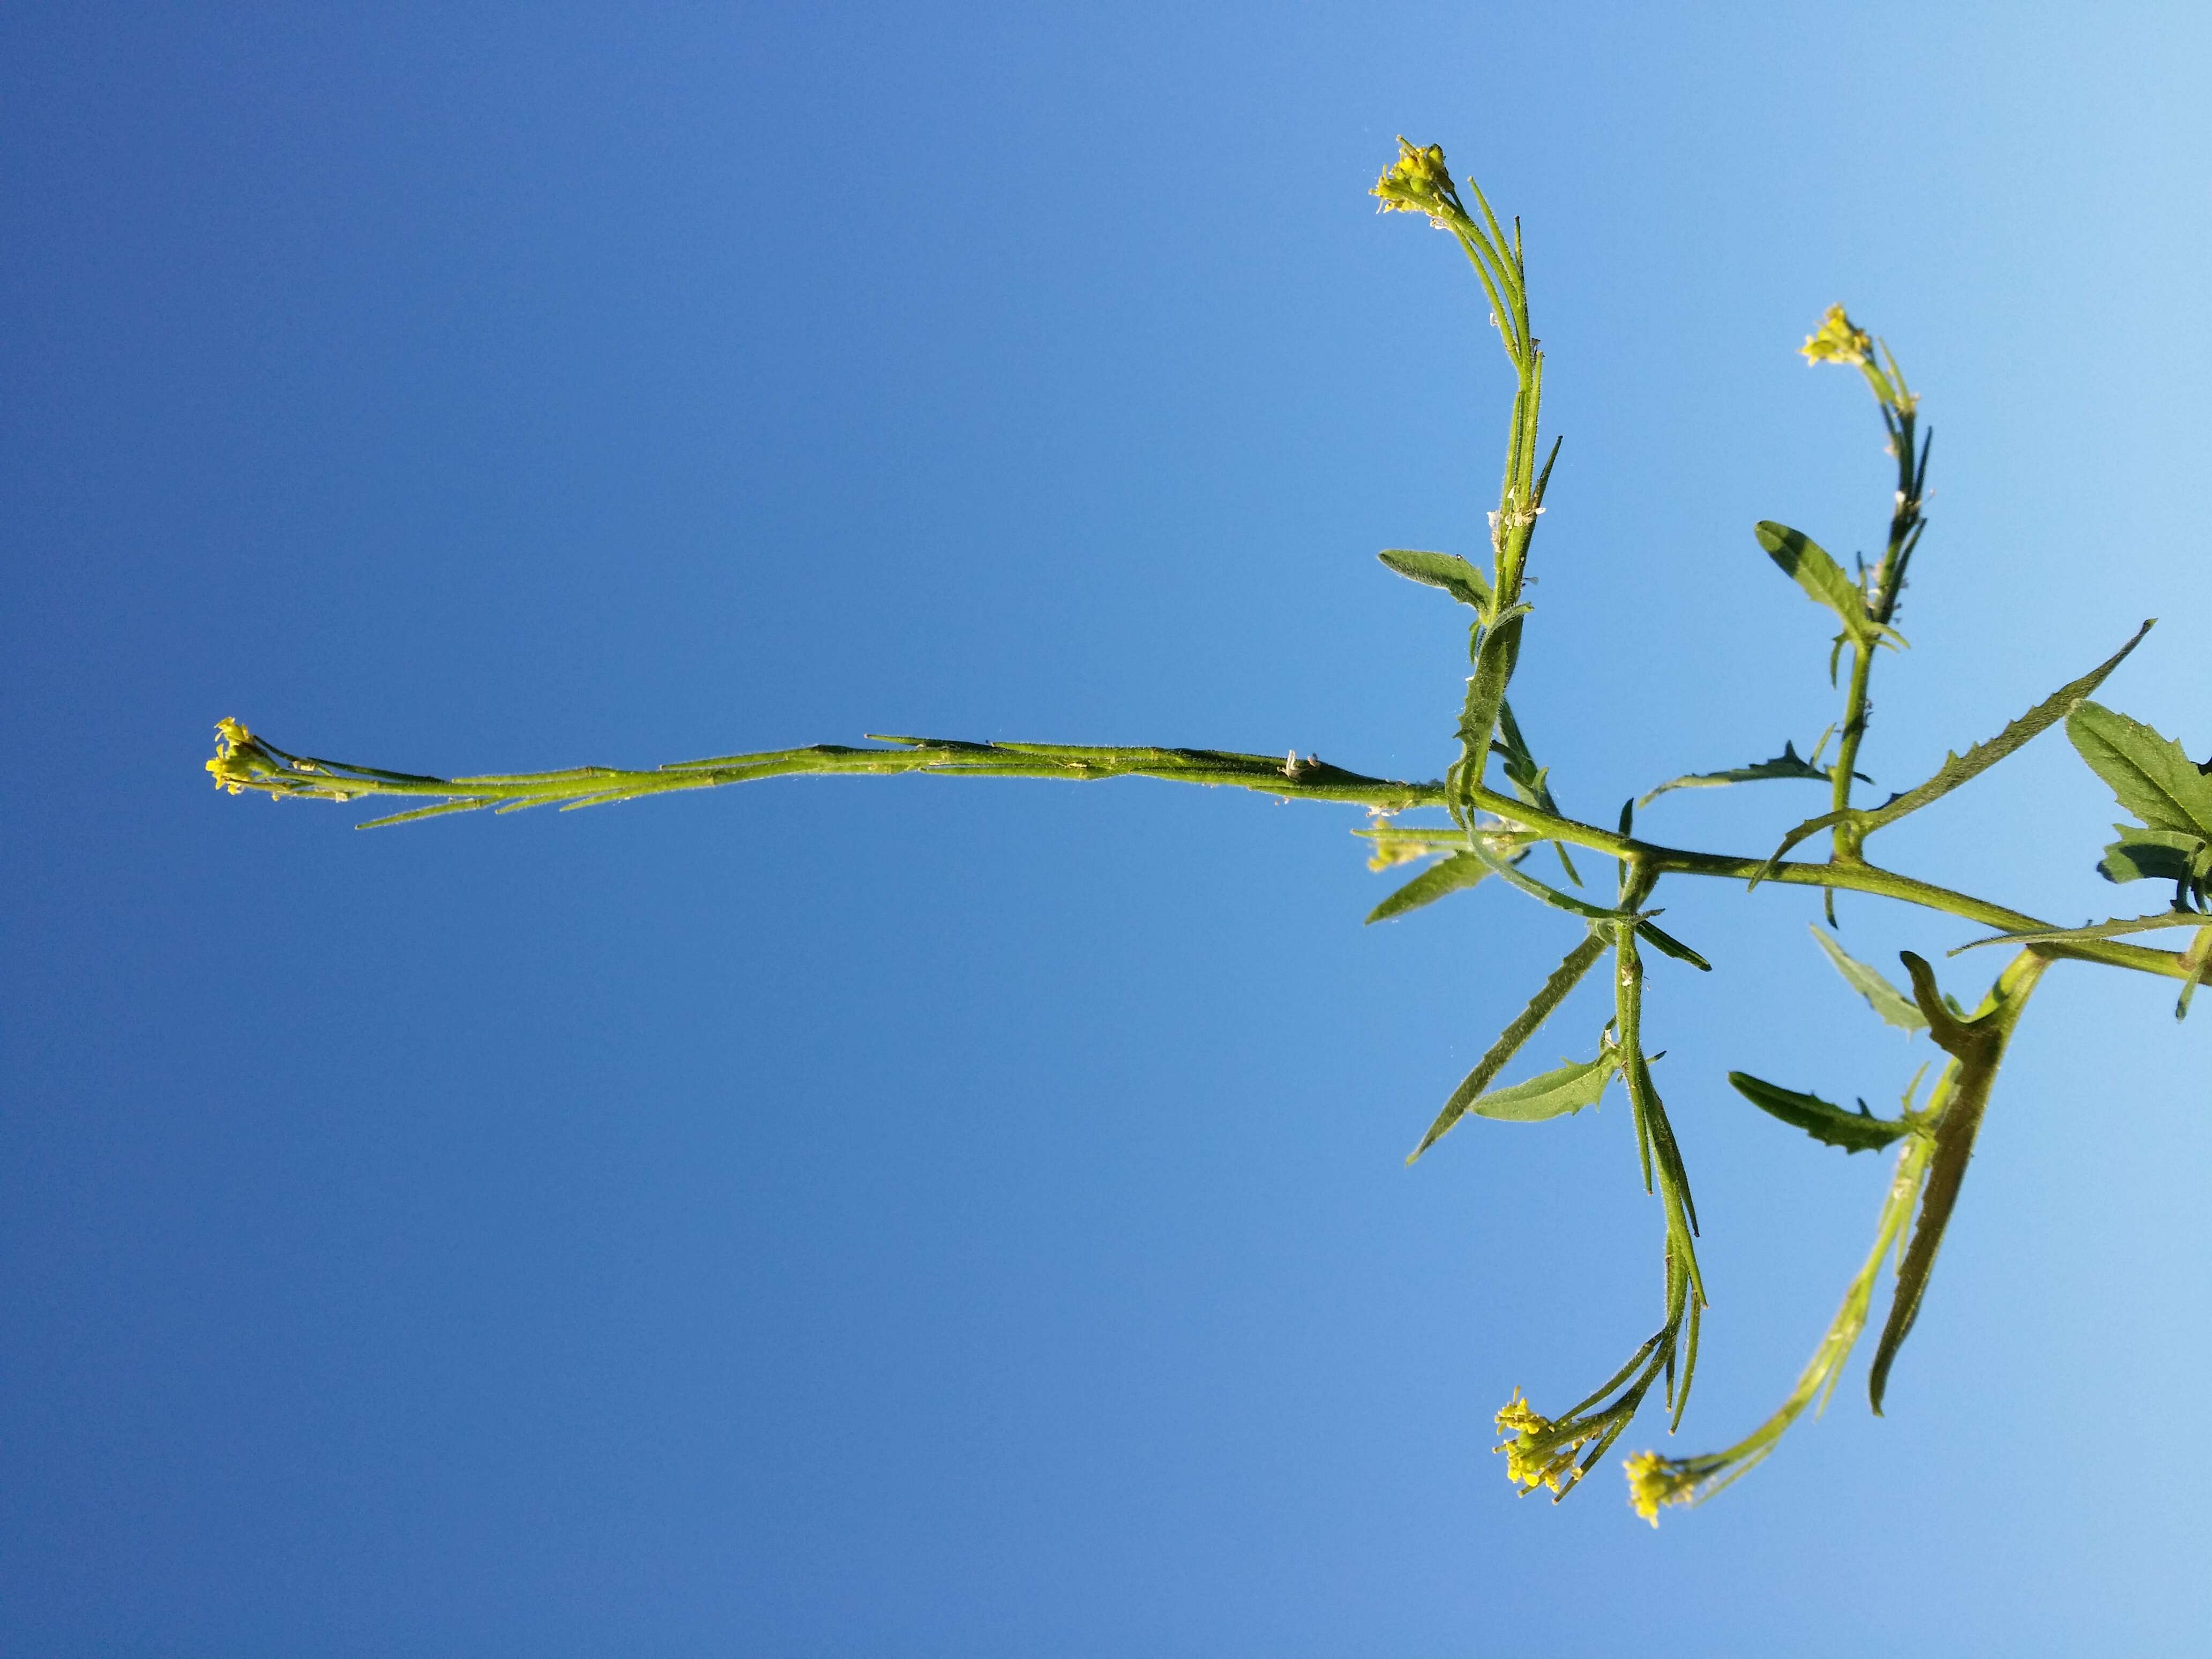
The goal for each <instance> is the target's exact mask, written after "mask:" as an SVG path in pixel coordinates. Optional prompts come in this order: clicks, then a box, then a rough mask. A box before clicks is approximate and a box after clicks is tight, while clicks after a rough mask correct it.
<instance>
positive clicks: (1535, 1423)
mask: <svg viewBox="0 0 2212 1659" xmlns="http://www.w3.org/2000/svg"><path fill="white" fill-rule="evenodd" d="M1551 1427H1552V1419H1550V1418H1548V1417H1541V1416H1539V1415H1538V1414H1537V1412H1536V1408H1535V1407H1534V1406H1531V1405H1530V1404H1529V1403H1528V1401H1527V1400H1526V1399H1524V1398H1523V1397H1522V1393H1521V1390H1520V1389H1514V1390H1513V1398H1512V1399H1510V1400H1509V1401H1506V1402H1505V1403H1504V1405H1502V1406H1500V1407H1498V1433H1500V1434H1547V1433H1549V1432H1550V1431H1551Z"/></svg>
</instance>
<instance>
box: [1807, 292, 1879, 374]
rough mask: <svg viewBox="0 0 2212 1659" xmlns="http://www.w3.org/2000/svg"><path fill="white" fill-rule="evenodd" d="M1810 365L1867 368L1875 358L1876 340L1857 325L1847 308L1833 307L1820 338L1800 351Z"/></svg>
mask: <svg viewBox="0 0 2212 1659" xmlns="http://www.w3.org/2000/svg"><path fill="white" fill-rule="evenodd" d="M1798 349H1799V350H1800V351H1801V352H1802V353H1803V354H1804V357H1805V361H1806V362H1808V363H1856V364H1863V363H1865V362H1869V361H1870V360H1871V359H1872V357H1873V356H1874V337H1873V336H1872V335H1871V334H1869V333H1868V332H1867V331H1865V330H1864V329H1863V328H1861V327H1860V326H1859V325H1857V323H1854V322H1853V321H1852V320H1851V319H1850V317H1849V316H1848V315H1846V314H1845V313H1844V308H1843V307H1841V306H1830V307H1828V312H1827V315H1826V316H1825V317H1823V318H1821V319H1820V332H1819V333H1817V334H1808V335H1807V336H1806V337H1805V343H1804V344H1803V345H1802V346H1800V347H1799V348H1798Z"/></svg>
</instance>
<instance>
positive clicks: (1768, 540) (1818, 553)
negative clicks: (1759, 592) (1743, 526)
mask: <svg viewBox="0 0 2212 1659" xmlns="http://www.w3.org/2000/svg"><path fill="white" fill-rule="evenodd" d="M1752 533H1753V535H1755V536H1757V537H1758V538H1759V545H1760V546H1761V547H1763V548H1765V550H1766V556H1767V557H1769V558H1771V559H1772V560H1773V561H1774V562H1775V563H1777V564H1778V565H1780V566H1781V567H1782V569H1783V573H1784V574H1785V575H1787V576H1788V577H1789V578H1790V580H1792V581H1794V582H1796V584H1797V586H1800V587H1802V588H1803V589H1804V590H1805V591H1806V592H1808V594H1810V595H1811V596H1812V597H1813V599H1814V602H1815V603H1816V604H1820V605H1826V607H1827V608H1828V609H1829V610H1831V611H1834V612H1835V613H1836V616H1837V617H1838V619H1839V620H1840V621H1841V622H1842V623H1843V624H1844V631H1845V632H1846V633H1848V634H1850V635H1851V637H1852V638H1854V639H1865V638H1869V637H1870V636H1872V635H1874V634H1875V632H1876V631H1877V630H1878V629H1879V628H1880V624H1879V623H1876V622H1875V619H1874V618H1873V617H1870V616H1869V615H1868V614H1867V607H1866V595H1865V594H1864V593H1863V592H1861V591H1860V588H1859V585H1858V584H1857V582H1855V581H1853V580H1851V579H1850V575H1849V574H1846V572H1845V571H1844V568H1843V566H1841V565H1839V564H1838V563H1837V562H1835V560H1834V559H1833V558H1832V557H1830V556H1829V554H1828V551H1827V550H1826V548H1824V547H1822V546H1821V545H1820V543H1818V542H1816V541H1814V539H1813V538H1811V537H1810V536H1808V535H1807V534H1805V532H1803V531H1802V530H1792V529H1791V528H1790V526H1788V525H1786V524H1777V523H1775V522H1774V520H1771V519H1762V520H1759V523H1758V524H1757V525H1756V526H1753V531H1752Z"/></svg>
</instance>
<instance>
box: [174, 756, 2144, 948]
mask: <svg viewBox="0 0 2212 1659" xmlns="http://www.w3.org/2000/svg"><path fill="white" fill-rule="evenodd" d="M881 741H884V742H890V743H898V744H903V745H905V746H904V747H902V748H896V749H856V748H849V747H846V746H844V745H842V744H817V745H815V746H813V747H811V748H807V749H782V750H763V751H762V752H760V753H757V754H750V755H723V756H717V757H714V758H711V759H708V760H699V761H685V762H681V763H674V764H671V765H668V766H664V767H659V768H656V769H652V770H649V771H631V770H625V769H620V768H616V767H605V766H580V767H573V768H570V769H567V770H565V771H559V772H527V773H487V774H483V775H477V776H474V777H458V778H440V777H432V776H428V775H424V774H421V773H412V772H387V771H382V770H379V769H374V768H370V767H362V766H355V765H352V764H350V763H346V762H342V761H331V760H324V759H320V758H319V757H314V756H309V755H295V754H292V753H290V752H289V751H287V750H282V749H278V748H276V746H275V745H274V744H269V743H267V742H265V741H264V740H263V739H260V738H247V739H246V741H245V743H243V744H236V745H234V747H233V748H232V749H231V750H228V753H227V754H226V755H225V756H223V757H218V761H217V763H216V766H215V770H216V783H217V785H218V787H228V788H230V789H232V790H233V791H234V793H235V792H239V791H243V790H246V789H252V790H256V791H258V792H261V793H267V794H269V795H270V796H272V797H283V796H293V797H296V798H300V799H317V800H335V801H349V800H353V799H359V798H361V797H364V796H378V797H393V796H397V797H399V798H401V799H407V798H413V799H421V800H425V801H426V802H428V805H423V806H421V807H418V808H416V809H415V810H413V811H407V812H401V813H397V814H394V815H392V816H391V817H384V818H378V819H374V820H372V821H371V822H370V823H364V824H362V825H360V826H358V827H359V828H362V829H370V828H374V827H376V826H379V825H383V824H391V823H401V822H404V821H408V820H410V819H415V818H419V817H435V816H439V815H441V814H444V813H448V812H471V811H487V810H489V811H521V810H523V809H524V808H526V807H532V806H547V805H550V806H556V807H558V808H560V809H561V810H562V811H568V810H573V809H574V808H576V807H580V806H598V805H609V804H611V803H613V802H615V801H620V800H635V799H643V798H644V797H646V796H649V795H659V794H674V793H682V792H684V791H688V790H694V789H715V788H720V787H724V786H726V785H729V784H735V783H752V782H757V781H760V780H763V779H766V778H775V777H792V776H811V777H836V776H854V775H859V776H869V777H879V776H884V775H890V774H894V773H904V772H919V773H923V774H926V775H931V776H950V777H997V778H1040V779H1053V780H1056V781H1063V782H1085V781H1097V780H1099V779H1103V778H1117V777H1145V778H1158V779H1161V780H1164V781H1170V782H1176V783H1197V784H1206V785H1209V786H1213V787H1231V788H1239V789H1251V790H1256V791H1258V792H1260V793H1265V794H1271V795H1276V796H1279V797H1281V798H1282V799H1285V800H1290V799H1302V800H1328V801H1342V802H1346V803H1348V804H1350V805H1360V806H1366V807H1370V808H1371V809H1374V810H1376V811H1384V812H1398V811H1407V810H1409V809H1411V808H1413V807H1419V806H1437V807H1441V806H1446V805H1451V804H1452V803H1453V801H1454V799H1455V791H1454V790H1453V789H1452V787H1450V786H1449V785H1447V784H1444V783H1441V782H1428V783H1408V782H1401V781H1396V780H1394V779H1389V778H1371V777H1367V776H1364V775H1361V774H1359V773H1357V772H1350V771H1346V769H1343V768H1342V767H1339V766H1333V765H1330V764H1329V763H1327V762H1325V761H1322V760H1318V759H1315V758H1311V757H1309V758H1308V759H1305V760H1303V761H1299V760H1295V759H1285V760H1277V759H1276V758H1275V757H1273V756H1272V755H1251V754H1243V753H1240V752H1237V751H1236V750H1221V749H1166V748H1149V747H1144V748H1115V747H1107V746H1103V745H1094V744H1029V743H966V742H960V741H957V740H952V739H946V738H884V739H881ZM1457 795H1458V798H1459V799H1463V800H1465V801H1466V802H1467V803H1468V805H1473V806H1477V807H1480V808H1481V809H1482V810H1484V811H1488V812H1491V813H1494V814H1495V815H1496V816H1498V817H1500V818H1503V819H1505V820H1507V821H1508V822H1509V823H1511V824H1514V825H1518V826H1520V827H1521V828H1522V829H1526V830H1528V831H1529V832H1531V833H1532V834H1534V835H1535V836H1538V837H1539V838H1541V839H1542V840H1545V841H1564V842H1568V843H1570V844H1571V845H1573V846H1576V847H1587V848H1589V849H1590V850H1592V851H1593V852H1597V853H1602V854H1607V855H1608V856H1610V857H1613V858H1616V859H1620V860H1636V861H1638V862H1640V863H1641V864H1642V865H1643V866H1644V867H1646V868H1647V869H1648V870H1649V871H1650V872H1651V874H1652V875H1653V876H1654V877H1657V876H1661V875H1685V876H1704V877H1710V878H1719V879H1723V880H1733V881H1744V882H1748V881H1750V880H1752V879H1753V878H1754V877H1760V878H1762V879H1764V880H1766V881H1772V882H1780V883H1783V884H1786V885H1793V886H1799V887H1832V888H1836V889H1838V890H1844V891H1849V892H1859V893H1870V894H1873V895H1874V896H1876V897H1880V898H1888V899H1895V900H1897V901H1899V902H1901V903H1905V904H1913V905H1917V906H1919V907H1921V908H1923V909H1929V910H1939V911H1942V912H1943V913H1944V914H1946V915H1954V916H1958V917H1960V918H1961V919H1963V920H1965V921H1973V922H1979V923H1981V924H1982V925H1983V926H1984V927H1992V928H1996V929H1997V930H1999V931H2000V932H2003V933H2028V932H2036V933H2049V932H2059V931H2063V930H2060V929H2056V928H2053V927H2051V924H2050V923H2049V922H2046V921H2042V920H2041V919H2040V918H2039V917H2035V916H2031V915H2027V914H2026V913H2025V912H2023V911H2019V910H2014V909H2010V908H2007V907H2005V906H2004V905H2002V904H1992V903H1990V902H1988V901H1987V900H1985V899H1979V898H1976V897H1974V896H1972V895H1971V894H1967V893H1960V892H1956V891H1954V890H1952V889H1950V888H1948V887H1939V886H1937V885H1936V884H1935V883H1933V882H1926V881H1920V880H1917V879H1916V878H1913V877H1911V876H1906V875H1900V874H1899V873H1898V872H1895V871H1893V870H1885V869H1882V868H1881V867H1880V866H1875V865H1872V864H1868V863H1865V862H1859V863H1856V864H1832V863H1830V864H1813V863H1796V862H1791V861H1789V860H1784V861H1783V862H1780V863H1778V864H1775V865H1772V866H1769V865H1768V863H1767V861H1766V860H1765V859H1756V858H1743V857H1740V856H1737V855H1735V854H1723V853H1697V852H1692V851H1689V850H1687V849H1686V848H1679V847H1666V846H1662V845H1660V844H1658V843H1656V842H1645V841H1638V840H1636V839H1634V838H1633V837H1632V836H1622V835H1617V834H1615V833H1614V832H1613V831H1612V830H1609V829H1599V828H1598V827H1597V826H1596V825H1595V824H1589V823H1581V822H1580V821H1578V820H1577V819H1574V818H1570V817H1565V816H1563V815H1562V814H1559V813H1557V812H1547V811H1544V810H1543V809H1541V807H1537V806H1533V805H1529V804H1528V803H1527V802H1525V801H1522V800H1519V799H1515V798H1514V797H1512V796H1510V795H1505V794H1501V793H1498V791H1496V790H1494V789H1492V788H1489V787H1486V786H1485V785H1482V784H1462V785H1461V786H1460V789H1459V791H1458V792H1457ZM1443 833H1445V832H1441V831H1440V832H1439V834H1440V835H1442V834H1443ZM1762 872H1763V874H1762ZM2038 949H2039V950H2040V951H2042V952H2043V953H2044V954H2045V955H2046V956H2050V957H2070V958H2073V959H2075V960H2077V961H2081V962H2100V963H2106V964H2107V965H2109V966H2112V967H2115V968H2127V969H2133V970H2134V971H2136V972H2137V973H2144V974H2154V975H2158V976H2160V977H2161V978H2165V979H2184V978H2186V977H2188V970H2187V969H2185V968H2184V966H2183V965H2182V960H2181V957H2180V956H2179V954H2178V953H2176V952H2174V951H2159V950H2154V949H2152V948H2150V947H2148V946H2146V945H2127V944H2123V943H2122V942H2120V941H2118V940H2117V939H2106V940H2081V941H2075V942H2069V943H2065V944H2059V943H2055V942H2054V943H2051V944H2047V945H2039V946H2038Z"/></svg>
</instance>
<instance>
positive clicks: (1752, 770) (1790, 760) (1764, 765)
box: [1636, 743, 1874, 806]
mask: <svg viewBox="0 0 2212 1659" xmlns="http://www.w3.org/2000/svg"><path fill="white" fill-rule="evenodd" d="M1853 776H1855V777H1857V779H1858V780H1859V781H1860V782H1862V783H1872V782H1873V781H1874V780H1873V779H1872V778H1869V776H1867V775H1866V774H1865V773H1863V772H1858V773H1854V774H1853ZM1771 778H1781V779H1802V781H1805V782H1807V783H1827V782H1830V781H1832V778H1831V776H1830V774H1829V771H1828V769H1827V768H1826V767H1825V766H1815V765H1814V764H1813V763H1812V762H1810V761H1808V760H1807V759H1806V758H1805V757H1803V756H1802V755H1800V754H1799V753H1798V752H1797V745H1796V744H1795V743H1784V744H1783V745H1782V752H1781V753H1780V754H1778V755H1777V756H1776V757H1774V758H1773V759H1772V760H1763V761H1758V762H1754V763H1753V764H1751V765H1749V766H1734V767H1730V768H1729V769H1728V770H1727V771H1725V772H1692V773H1689V774H1687V775H1685V776H1682V777H1679V778H1669V779H1668V781H1666V782H1664V783H1662V784H1661V785H1660V786H1659V787H1657V788H1656V789H1654V790H1652V791H1650V793H1647V794H1645V795H1644V796H1642V797H1640V798H1639V799H1638V801H1637V803H1636V804H1637V805H1638V806H1649V805H1651V803H1652V802H1653V801H1655V800H1656V799H1659V797H1660V796H1662V795H1663V794H1666V793H1668V791H1670V790H1674V789H1718V788H1722V787H1725V786H1727V785H1729V784H1731V783H1762V782H1765V781H1767V780H1769V779H1771Z"/></svg>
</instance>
